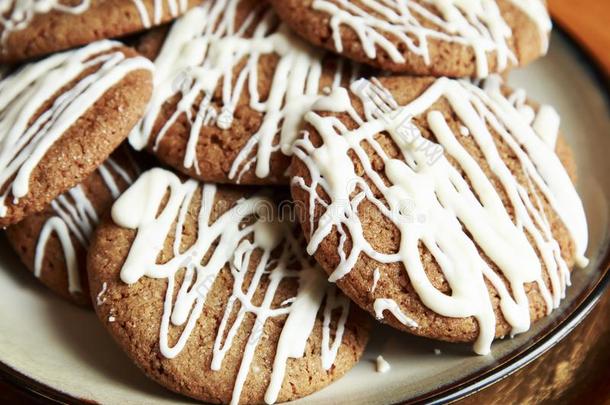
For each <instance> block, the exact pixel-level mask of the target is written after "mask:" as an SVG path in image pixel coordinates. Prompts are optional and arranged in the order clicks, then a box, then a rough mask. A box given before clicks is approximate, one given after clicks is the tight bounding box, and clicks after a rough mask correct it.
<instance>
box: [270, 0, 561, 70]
mask: <svg viewBox="0 0 610 405" xmlns="http://www.w3.org/2000/svg"><path fill="white" fill-rule="evenodd" d="M271 3H272V4H273V6H274V7H275V9H276V10H277V12H278V14H279V15H280V17H281V18H282V20H283V21H284V22H286V23H287V24H288V25H289V26H290V27H291V28H293V29H294V30H295V31H296V32H298V33H299V34H300V35H301V36H303V37H304V38H306V39H307V40H309V41H310V42H312V43H314V44H316V45H318V46H322V47H324V48H326V49H329V50H332V51H335V52H337V53H339V54H341V55H344V56H346V57H348V58H351V59H353V60H356V61H358V62H362V63H368V64H370V65H372V66H375V67H378V68H381V69H385V70H389V71H393V72H402V73H408V74H416V75H433V76H450V77H462V76H470V77H475V76H476V77H479V78H482V77H487V76H488V75H489V73H490V72H497V73H499V72H502V71H504V70H506V69H508V68H510V67H513V66H523V65H525V64H526V63H528V62H530V61H532V60H533V59H535V58H537V57H539V56H541V55H544V54H545V53H546V51H547V48H548V38H549V33H550V31H551V19H550V17H549V15H548V12H547V10H546V7H545V4H544V1H543V0H527V1H522V0H490V1H486V2H480V1H461V2H458V1H444V0H430V1H422V0H389V1H381V0H370V1H364V0H271Z"/></svg>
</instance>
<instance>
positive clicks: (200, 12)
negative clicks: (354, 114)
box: [129, 0, 356, 182]
mask: <svg viewBox="0 0 610 405" xmlns="http://www.w3.org/2000/svg"><path fill="white" fill-rule="evenodd" d="M240 7H242V6H241V0H215V1H207V2H205V3H204V4H203V5H201V6H200V7H197V8H194V9H192V10H191V11H189V12H188V13H186V14H185V15H184V16H183V17H181V18H179V19H178V20H177V21H176V22H175V23H174V24H173V26H172V28H171V30H170V32H169V34H168V35H167V38H166V39H165V42H164V45H163V48H162V49H161V51H160V53H159V56H158V57H157V59H156V61H155V65H156V67H157V70H156V76H155V81H156V84H155V91H154V94H153V97H152V101H151V103H150V106H149V109H148V112H147V113H146V115H145V117H144V119H143V120H142V122H141V124H140V125H139V126H138V127H136V128H135V129H134V131H133V132H132V134H131V136H130V138H129V139H130V142H131V144H132V146H134V147H135V148H136V149H143V148H144V147H146V146H147V144H148V143H149V142H150V140H151V137H153V136H156V138H155V143H154V150H157V148H158V147H159V144H160V142H161V141H162V140H163V138H164V137H165V135H166V134H167V132H168V130H169V129H170V128H171V127H172V126H173V125H174V124H175V122H176V121H177V120H178V119H179V118H180V117H181V116H183V115H184V116H186V118H187V119H188V122H189V124H190V133H189V139H188V143H187V147H186V151H185V155H184V161H183V166H184V168H186V169H194V170H195V172H196V173H197V174H200V168H199V163H198V161H197V146H198V143H199V135H200V132H201V129H202V127H206V126H213V125H216V126H217V127H218V128H221V129H224V130H229V129H230V128H231V126H232V125H233V120H234V113H235V109H236V107H237V105H238V102H239V100H240V98H241V97H242V95H243V93H244V92H245V91H247V92H248V94H249V96H250V103H249V106H250V108H252V109H253V110H255V111H257V112H260V113H261V114H263V119H262V123H261V125H260V127H259V128H258V130H257V131H256V133H254V134H252V136H251V137H250V139H249V140H248V142H247V143H246V145H245V146H244V147H243V149H242V150H241V151H240V153H239V154H238V156H237V157H236V159H235V161H234V162H232V166H231V170H230V172H229V178H230V179H233V180H234V181H236V182H239V181H240V179H241V177H242V175H243V174H244V173H245V172H247V171H248V170H249V169H250V168H252V165H256V166H255V173H256V176H258V177H259V178H264V177H267V176H269V174H270V158H271V155H272V154H273V153H274V152H277V151H281V152H282V153H284V154H287V155H289V154H290V153H291V150H292V144H293V142H294V140H295V139H296V137H297V136H298V133H299V128H300V125H301V124H302V117H303V115H304V114H305V112H307V111H308V110H309V109H311V106H312V105H313V104H314V103H315V102H317V101H318V100H319V99H320V98H321V97H322V95H321V94H320V88H319V87H320V78H321V75H322V71H323V66H322V59H323V55H324V54H323V52H321V51H319V50H316V49H314V48H313V47H311V46H309V45H308V44H306V43H305V42H304V41H302V40H300V39H299V38H297V37H296V36H295V35H294V34H293V33H291V32H290V30H289V29H288V28H287V27H286V26H285V25H283V24H280V22H279V20H278V18H277V16H276V14H275V13H274V12H273V11H272V10H271V9H270V7H269V6H268V5H267V4H262V5H260V6H259V7H256V8H255V9H253V10H252V11H251V12H250V14H249V15H248V17H247V18H246V19H245V21H244V22H243V23H242V24H241V26H239V27H238V26H236V22H235V18H236V11H237V10H238V9H239V8H240ZM250 31H252V32H253V34H252V36H251V37H248V36H246V33H247V32H250ZM271 54H276V55H278V56H279V61H278V64H277V67H276V69H275V72H274V74H273V80H272V85H271V89H270V93H269V94H268V96H267V98H266V99H263V97H262V96H261V95H260V94H259V86H258V85H259V79H258V69H259V61H260V58H261V57H262V56H265V55H271ZM240 63H243V65H240ZM343 65H344V64H343V63H338V66H337V71H336V75H335V80H334V86H335V87H336V86H338V85H339V84H340V83H341V73H342V70H343V68H344V66H343ZM350 68H352V69H353V70H354V72H355V69H356V67H355V66H354V67H352V66H351V65H350ZM219 86H222V102H221V105H220V106H216V105H215V103H214V102H213V100H212V98H213V96H214V92H215V90H216V89H217V88H218V87H219ZM176 95H179V100H180V101H179V102H178V105H177V108H176V111H175V112H174V113H173V114H172V116H171V117H170V118H169V119H168V120H167V122H166V123H164V125H163V127H162V128H161V129H160V130H159V131H158V133H156V134H153V131H154V129H155V128H154V126H155V123H156V121H157V119H158V115H159V113H160V112H161V111H162V108H163V105H164V104H165V103H166V102H168V100H170V99H172V98H173V97H175V96H176ZM278 134H279V141H277V140H276V135H278Z"/></svg>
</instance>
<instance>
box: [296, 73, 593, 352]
mask: <svg viewBox="0 0 610 405" xmlns="http://www.w3.org/2000/svg"><path fill="white" fill-rule="evenodd" d="M332 97H333V98H334V102H332V103H327V104H328V105H332V106H333V110H332V111H329V110H328V108H326V107H325V106H314V109H313V111H312V112H309V113H308V114H307V115H306V117H305V120H306V121H307V123H308V124H307V126H306V135H304V137H303V138H302V139H301V140H299V141H298V142H296V143H295V152H294V153H295V155H294V161H293V166H292V175H293V179H292V195H293V197H294V199H295V201H296V204H297V207H298V208H299V209H300V210H301V213H300V215H298V217H299V218H301V219H302V226H303V229H304V232H305V235H306V238H307V240H308V242H309V244H308V247H307V250H308V252H309V253H310V254H314V255H315V258H316V259H317V261H318V262H319V263H320V264H321V265H322V267H323V268H324V269H325V270H326V271H327V272H328V273H329V274H330V280H331V281H336V282H337V284H338V286H339V287H340V288H341V289H342V290H343V291H344V292H345V293H346V294H347V295H348V296H349V297H350V298H352V300H354V301H355V302H356V303H357V304H358V305H360V306H361V307H362V308H364V309H366V310H367V311H368V312H370V313H371V314H373V315H375V316H376V317H377V318H378V319H382V320H383V321H385V322H387V323H388V324H390V325H392V326H394V327H396V328H398V329H402V330H405V331H408V332H411V333H414V334H417V335H421V336H426V337H431V338H435V339H441V340H447V341H453V342H471V341H474V342H475V351H476V352H477V353H480V354H485V353H488V352H489V350H490V345H491V343H492V341H493V339H494V337H503V336H505V335H509V334H510V335H514V334H517V333H521V332H525V331H526V330H528V329H529V327H530V324H531V323H532V322H533V321H535V320H537V319H539V318H541V317H543V316H545V315H547V314H549V313H550V312H551V310H552V309H554V308H556V307H557V306H558V305H559V304H560V300H561V298H563V297H564V294H565V291H566V287H567V286H568V285H569V280H570V269H571V267H572V266H573V264H574V263H575V262H576V263H578V264H579V265H584V264H586V259H585V257H584V253H585V250H586V247H587V222H586V218H585V214H584V210H583V206H582V203H581V201H580V198H579V196H578V194H577V193H576V191H575V188H574V186H573V183H572V180H571V177H570V172H573V171H574V164H573V162H572V161H571V155H570V152H569V149H568V148H567V147H566V145H565V144H564V143H563V142H562V141H561V138H559V137H558V130H559V121H560V120H559V116H558V114H557V113H556V111H555V110H554V109H553V108H551V107H549V106H536V105H535V104H533V103H528V102H527V101H526V97H525V93H524V92H523V91H512V90H509V89H508V88H506V87H503V85H502V83H501V80H500V79H499V78H498V77H496V76H492V77H490V78H489V79H487V80H485V81H482V82H480V85H477V84H475V83H473V82H471V81H467V80H453V79H448V78H439V79H433V78H415V77H400V76H398V77H388V78H381V79H378V80H377V79H374V80H373V81H368V80H360V81H357V82H355V83H354V84H352V85H351V87H350V90H349V91H348V90H347V89H339V90H337V91H335V93H334V94H333V95H332ZM555 151H557V152H555ZM562 160H563V161H565V162H567V163H566V165H565V167H564V165H562ZM566 168H567V169H566Z"/></svg>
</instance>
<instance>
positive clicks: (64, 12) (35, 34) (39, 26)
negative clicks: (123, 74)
mask: <svg viewBox="0 0 610 405" xmlns="http://www.w3.org/2000/svg"><path fill="white" fill-rule="evenodd" d="M200 1H201V0H161V1H157V0H67V1H63V0H62V1H60V0H42V1H40V0H3V1H2V4H0V63H15V62H19V61H23V60H26V59H31V58H36V57H40V56H43V55H47V54H50V53H54V52H57V51H63V50H66V49H70V48H74V47H77V46H81V45H86V44H89V43H91V42H94V41H98V40H101V39H106V38H116V37H120V36H123V35H127V34H131V33H134V32H138V31H141V30H143V29H147V28H150V27H153V26H157V25H160V24H164V23H166V22H169V21H171V20H172V19H174V18H176V17H178V16H179V15H181V14H183V13H184V12H186V11H187V10H188V9H189V8H191V7H193V6H195V5H197V4H199V3H200Z"/></svg>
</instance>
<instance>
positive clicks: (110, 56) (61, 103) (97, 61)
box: [0, 41, 153, 226]
mask: <svg viewBox="0 0 610 405" xmlns="http://www.w3.org/2000/svg"><path fill="white" fill-rule="evenodd" d="M152 69H153V66H152V64H151V63H150V61H148V60H147V59H146V58H144V57H141V56H137V54H136V53H135V52H134V51H133V50H131V49H129V48H126V47H124V46H122V45H121V44H119V43H117V42H112V41H100V42H95V43H93V44H90V45H88V46H86V47H84V48H80V49H77V50H73V51H68V52H64V53H59V54H56V55H53V56H50V57H48V58H46V59H43V60H40V61H38V62H35V63H31V64H27V65H25V66H23V67H21V68H20V69H18V70H16V71H14V72H12V73H11V74H9V75H8V76H6V77H5V78H4V79H2V80H1V81H0V94H2V97H1V100H0V226H7V225H9V224H13V223H16V222H18V221H19V220H21V219H22V218H23V217H25V216H26V215H30V214H33V213H35V212H38V211H40V210H42V209H44V208H45V207H46V206H47V205H48V204H49V203H50V202H51V201H52V200H53V199H54V198H55V197H57V196H58V195H60V194H62V193H63V192H65V191H67V190H69V189H70V188H72V187H74V186H75V185H77V184H79V183H80V182H81V181H83V180H84V179H85V178H86V177H87V176H88V175H89V174H90V173H92V172H93V171H94V170H95V169H96V168H97V166H99V165H100V164H101V163H102V162H103V161H104V160H105V159H106V158H107V157H108V156H109V155H110V153H111V152H112V151H113V150H114V149H115V148H116V147H117V146H118V145H119V144H120V143H121V142H122V141H123V140H124V139H125V138H126V137H127V135H128V133H129V131H130V130H131V129H132V128H133V126H134V125H135V123H136V122H137V121H138V119H139V118H140V117H141V114H142V112H143V111H144V108H145V106H146V103H147V102H148V100H149V97H150V94H151V91H152V74H151V70H152Z"/></svg>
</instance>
